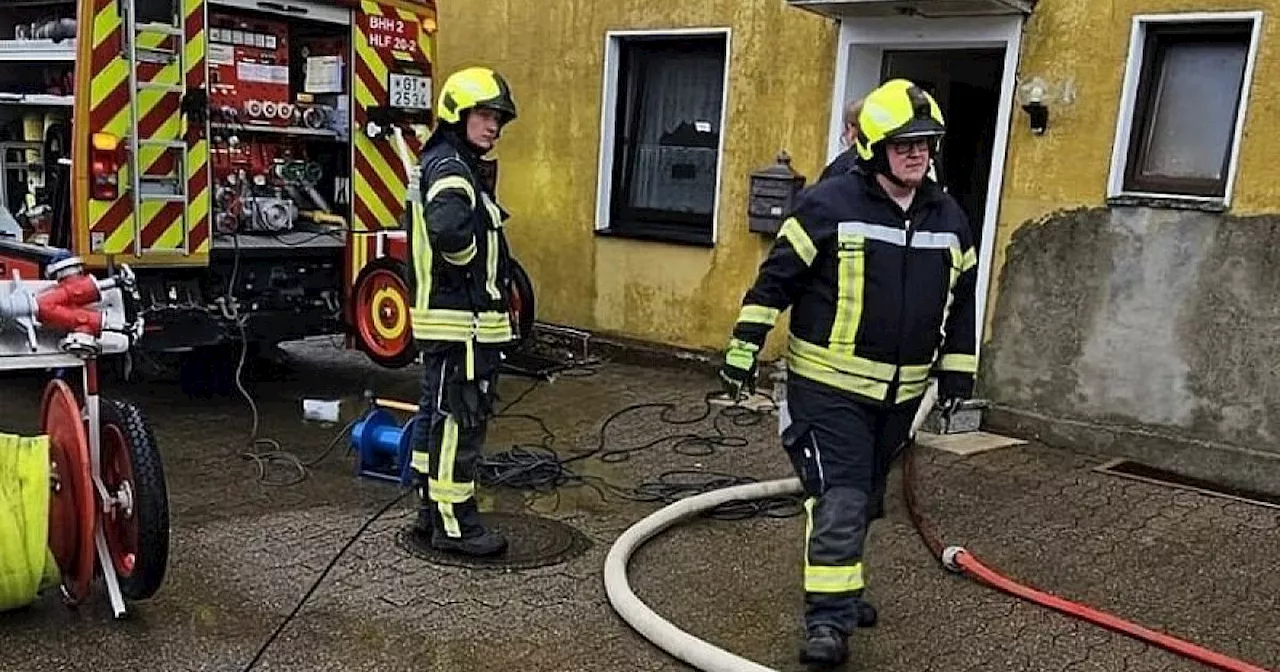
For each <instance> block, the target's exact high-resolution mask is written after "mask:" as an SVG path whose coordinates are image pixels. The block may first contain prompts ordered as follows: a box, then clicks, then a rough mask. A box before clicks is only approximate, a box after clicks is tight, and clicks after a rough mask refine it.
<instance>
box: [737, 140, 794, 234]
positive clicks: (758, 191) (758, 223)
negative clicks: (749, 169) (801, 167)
mask: <svg viewBox="0 0 1280 672" xmlns="http://www.w3.org/2000/svg"><path fill="white" fill-rule="evenodd" d="M804 183H805V177H804V175H801V174H800V173H797V172H796V171H795V170H793V169H792V168H791V157H790V156H788V155H787V152H786V151H785V150H784V151H782V152H781V153H779V154H778V159H777V161H776V162H775V163H774V164H773V165H772V166H769V167H768V168H762V169H760V170H757V171H755V172H754V173H751V188H750V191H749V193H748V195H747V199H748V202H747V226H748V227H749V229H750V230H751V231H752V232H753V233H768V234H776V233H777V232H778V229H780V228H782V220H783V218H784V217H786V215H787V213H788V212H790V211H791V208H792V207H793V206H794V205H795V201H796V194H798V193H800V190H801V189H803V188H804Z"/></svg>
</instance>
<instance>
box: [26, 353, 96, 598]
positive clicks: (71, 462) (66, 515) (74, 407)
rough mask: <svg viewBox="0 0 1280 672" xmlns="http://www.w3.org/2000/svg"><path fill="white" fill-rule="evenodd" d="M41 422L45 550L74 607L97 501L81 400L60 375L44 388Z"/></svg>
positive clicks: (90, 556) (83, 593) (90, 562)
mask: <svg viewBox="0 0 1280 672" xmlns="http://www.w3.org/2000/svg"><path fill="white" fill-rule="evenodd" d="M40 427H41V431H42V432H43V433H44V434H46V435H47V436H48V437H49V463H50V464H49V487H50V499H49V550H50V551H51V552H52V553H53V557H54V560H55V561H56V562H57V563H58V570H59V571H60V572H61V574H62V597H63V601H64V602H66V603H67V604H68V605H70V606H75V605H77V604H80V603H81V602H82V601H84V599H85V598H86V597H88V595H89V586H90V584H91V583H92V582H93V576H94V551H95V548H94V534H95V532H96V531H97V521H98V505H99V502H98V496H97V493H95V492H94V488H93V475H92V472H91V471H90V466H89V438H88V435H87V434H86V433H85V426H84V421H83V420H82V416H81V414H80V404H79V402H77V401H76V396H75V393H74V392H72V391H71V387H70V386H68V385H67V384H66V383H65V382H64V381H62V380H57V379H55V380H52V381H49V384H48V385H47V386H45V388H44V396H43V397H42V398H41V400H40Z"/></svg>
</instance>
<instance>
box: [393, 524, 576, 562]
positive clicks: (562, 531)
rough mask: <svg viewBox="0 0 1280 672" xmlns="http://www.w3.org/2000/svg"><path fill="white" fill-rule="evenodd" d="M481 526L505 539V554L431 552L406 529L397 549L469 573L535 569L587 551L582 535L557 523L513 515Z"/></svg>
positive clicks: (419, 539) (418, 537) (408, 528)
mask: <svg viewBox="0 0 1280 672" xmlns="http://www.w3.org/2000/svg"><path fill="white" fill-rule="evenodd" d="M483 517H484V524H485V525H486V526H488V527H489V528H490V529H492V530H493V531H494V532H498V533H500V534H502V535H504V536H506V538H507V551H506V553H503V554H502V555H499V556H496V557H490V558H471V557H467V556H464V555H455V554H452V553H442V552H440V551H437V550H435V549H434V548H431V546H429V545H428V544H427V543H426V540H425V539H423V538H422V537H421V536H420V535H417V534H414V533H413V526H412V525H410V526H407V527H405V528H404V529H402V530H400V533H399V534H397V535H396V543H397V545H399V546H400V548H402V549H404V550H406V551H408V552H409V553H411V554H413V555H414V556H415V557H417V558H420V559H422V560H425V561H427V562H430V563H432V564H436V565H448V566H450V567H467V568H470V569H535V568H537V567H546V566H548V565H557V564H560V563H562V562H566V561H568V560H571V559H573V558H576V557H578V556H579V555H582V554H583V553H585V552H586V551H587V549H588V548H590V547H591V542H590V541H589V540H588V539H587V537H586V535H584V534H582V533H581V532H579V531H578V530H576V529H574V528H572V527H570V526H568V525H565V524H564V523H562V522H560V521H558V520H551V519H549V518H542V517H539V516H531V515H527V514H516V513H488V514H484V516H483Z"/></svg>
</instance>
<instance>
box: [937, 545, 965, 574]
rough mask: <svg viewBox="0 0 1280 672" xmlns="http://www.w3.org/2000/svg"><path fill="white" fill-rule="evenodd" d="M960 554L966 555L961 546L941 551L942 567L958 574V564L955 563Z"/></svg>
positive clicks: (949, 547)
mask: <svg viewBox="0 0 1280 672" xmlns="http://www.w3.org/2000/svg"><path fill="white" fill-rule="evenodd" d="M961 553H967V551H965V550H964V547H963V546H948V547H946V549H944V550H943V551H942V566H943V567H946V568H947V569H949V570H951V571H953V572H957V573H959V572H960V571H961V569H960V563H959V562H957V559H958V558H959V557H960V554H961Z"/></svg>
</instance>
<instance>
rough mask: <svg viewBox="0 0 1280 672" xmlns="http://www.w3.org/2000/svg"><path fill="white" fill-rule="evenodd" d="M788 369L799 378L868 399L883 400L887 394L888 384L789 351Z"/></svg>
mask: <svg viewBox="0 0 1280 672" xmlns="http://www.w3.org/2000/svg"><path fill="white" fill-rule="evenodd" d="M787 366H788V370H789V371H790V372H791V373H794V374H795V375H797V376H800V377H801V378H808V379H809V380H812V381H816V382H819V383H822V384H824V385H830V386H831V387H834V388H836V389H839V390H844V391H846V392H852V393H854V394H860V395H862V396H864V397H867V398H868V399H874V400H876V401H883V400H884V398H885V397H886V396H888V394H889V384H888V383H881V382H878V381H875V380H872V379H870V378H867V377H865V376H858V375H854V374H852V373H845V372H843V371H837V370H836V369H833V368H831V367H830V366H826V365H824V364H822V363H821V362H817V361H814V360H811V359H806V358H804V357H802V356H799V355H797V354H796V353H795V352H792V353H791V357H790V358H789V359H788V361H787Z"/></svg>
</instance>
